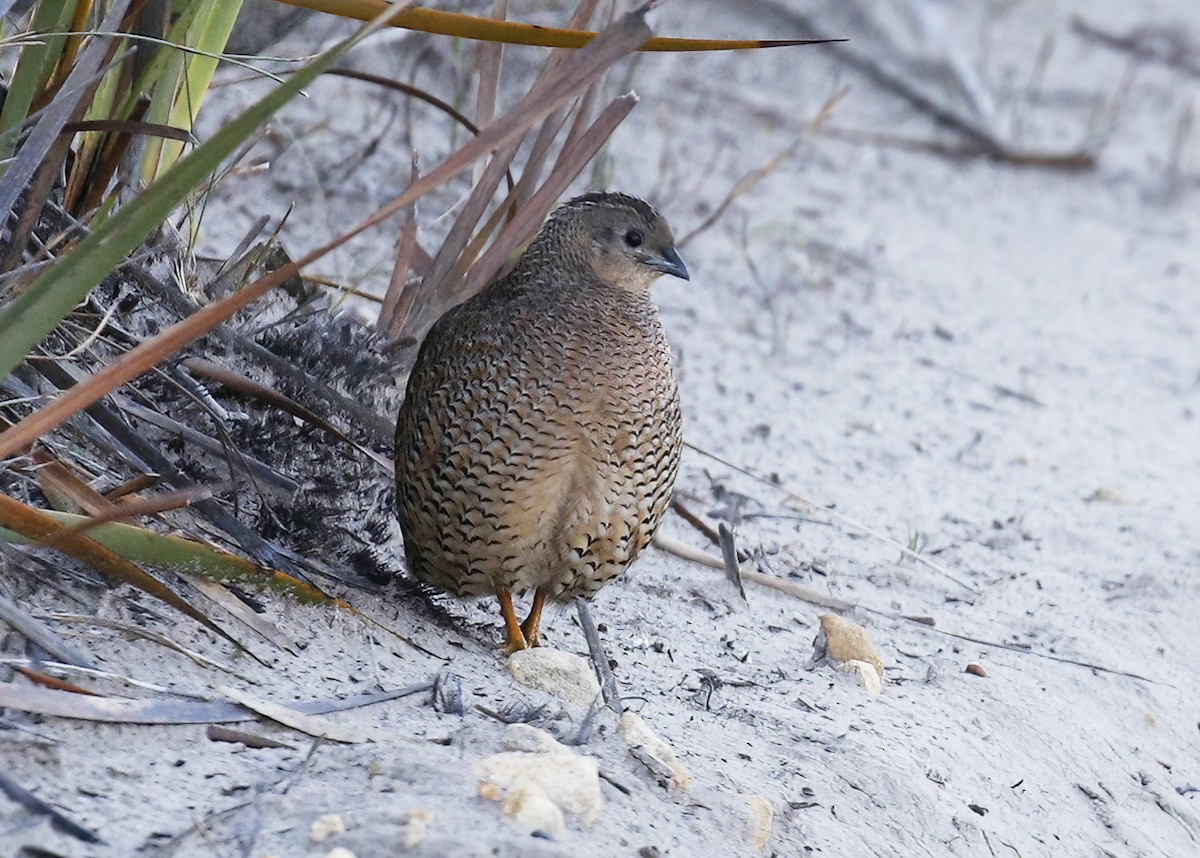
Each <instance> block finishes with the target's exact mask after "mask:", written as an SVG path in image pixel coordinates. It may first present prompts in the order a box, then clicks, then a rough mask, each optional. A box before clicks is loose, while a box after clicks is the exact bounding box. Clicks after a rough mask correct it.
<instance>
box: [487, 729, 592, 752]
mask: <svg viewBox="0 0 1200 858" xmlns="http://www.w3.org/2000/svg"><path fill="white" fill-rule="evenodd" d="M500 744H501V745H502V746H503V747H504V750H506V751H525V752H526V753H529V754H573V753H575V752H574V751H572V750H571V749H570V748H568V747H567V746H566V745H564V744H563V743H562V742H560V741H558V739H555V738H554V737H553V736H551V735H550V734H549V733H547V732H546V731H545V730H539V729H538V728H537V727H534V726H532V725H531V724H509V725H508V726H507V727H505V728H504V735H503V736H501V737H500Z"/></svg>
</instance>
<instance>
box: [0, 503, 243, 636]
mask: <svg viewBox="0 0 1200 858" xmlns="http://www.w3.org/2000/svg"><path fill="white" fill-rule="evenodd" d="M0 528H3V529H7V530H10V531H12V532H14V533H16V534H19V535H21V536H23V537H25V538H26V539H31V540H34V541H39V540H43V539H47V538H50V537H56V536H57V537H59V540H60V542H59V544H60V546H61V549H60V550H62V551H63V552H65V553H67V554H70V555H71V556H72V557H75V558H77V559H79V560H82V561H84V562H85V563H89V564H91V565H92V566H94V567H96V568H97V569H99V570H100V571H101V572H104V573H105V574H106V575H108V576H110V577H111V578H114V579H115V580H117V581H121V582H123V583H127V584H132V585H133V586H134V587H137V588H138V589H139V590H142V591H143V592H146V593H149V594H150V595H151V596H154V597H155V598H157V599H160V600H162V601H163V602H166V603H167V604H168V605H170V606H171V607H173V608H175V609H176V610H177V611H179V612H180V613H183V614H186V615H187V616H189V617H191V618H192V619H194V620H195V621H196V622H198V623H200V624H201V625H203V626H204V627H205V628H208V629H211V630H212V631H213V632H215V633H216V634H218V635H220V636H221V637H223V638H224V639H225V640H227V641H229V642H230V643H232V644H233V645H234V646H236V647H237V648H238V649H240V650H242V651H243V652H246V653H247V654H249V655H250V656H251V657H253V658H256V659H257V656H254V654H253V653H251V652H250V650H248V649H246V648H245V647H244V646H242V644H241V643H240V642H239V641H238V640H237V639H236V638H234V637H233V636H232V635H230V634H229V633H228V632H226V631H225V630H224V629H222V628H221V627H220V626H218V625H217V624H216V623H214V622H213V621H212V620H210V619H209V618H208V617H207V616H205V615H204V614H203V613H202V612H201V611H199V610H197V609H196V608H195V607H193V606H192V605H191V604H190V603H188V602H187V601H186V600H185V599H184V598H183V597H182V596H180V595H179V594H178V593H176V592H175V591H174V590H172V589H171V588H169V587H168V586H167V585H165V584H163V583H162V582H161V581H159V580H158V579H157V578H155V577H154V576H152V575H149V574H147V573H146V572H144V571H143V570H141V569H139V568H138V567H137V566H135V565H134V564H133V563H130V562H129V561H128V560H126V559H125V558H124V557H122V556H120V555H119V554H117V553H116V552H114V551H112V550H110V549H108V548H105V547H104V546H103V545H101V544H99V543H98V542H95V541H94V540H92V539H90V538H88V537H86V536H83V535H80V534H69V533H67V532H66V528H65V527H64V526H63V525H61V524H60V523H58V522H57V521H55V520H54V518H52V517H51V516H50V515H48V514H47V513H45V512H42V511H41V510H37V509H34V508H33V507H31V506H27V505H26V504H23V503H21V502H20V501H18V500H14V499H13V498H10V497H9V496H8V495H5V494H0Z"/></svg>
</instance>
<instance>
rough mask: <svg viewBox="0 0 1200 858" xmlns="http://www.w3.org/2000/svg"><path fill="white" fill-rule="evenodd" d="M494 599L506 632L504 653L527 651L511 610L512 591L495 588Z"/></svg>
mask: <svg viewBox="0 0 1200 858" xmlns="http://www.w3.org/2000/svg"><path fill="white" fill-rule="evenodd" d="M496 598H497V599H498V600H499V601H500V615H501V616H502V617H504V628H505V629H506V630H507V636H506V638H505V640H504V651H505V652H507V653H514V652H516V651H517V650H519V649H529V644H528V643H527V642H526V640H525V635H524V633H523V632H522V631H521V624H520V623H519V622H518V621H517V613H516V611H514V610H513V603H512V590H508V589H506V588H504V587H497V588H496Z"/></svg>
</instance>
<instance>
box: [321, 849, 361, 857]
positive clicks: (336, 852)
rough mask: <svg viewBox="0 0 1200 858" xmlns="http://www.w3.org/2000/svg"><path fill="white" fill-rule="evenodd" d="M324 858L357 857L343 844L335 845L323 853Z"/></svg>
mask: <svg viewBox="0 0 1200 858" xmlns="http://www.w3.org/2000/svg"><path fill="white" fill-rule="evenodd" d="M325 858H358V856H357V855H355V854H354V853H353V852H351V851H350V850H349V849H347V848H346V847H345V846H335V847H334V848H333V849H330V850H329V851H328V852H326V853H325Z"/></svg>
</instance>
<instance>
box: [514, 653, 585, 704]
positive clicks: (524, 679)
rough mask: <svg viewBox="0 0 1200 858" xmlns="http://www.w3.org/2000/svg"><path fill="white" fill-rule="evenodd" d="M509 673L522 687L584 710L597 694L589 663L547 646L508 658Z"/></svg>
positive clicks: (572, 654) (571, 654)
mask: <svg viewBox="0 0 1200 858" xmlns="http://www.w3.org/2000/svg"><path fill="white" fill-rule="evenodd" d="M508 672H509V673H511V674H512V676H513V679H515V680H516V681H517V682H519V683H521V684H522V685H528V686H529V687H530V688H536V689H538V690H539V691H545V692H547V693H549V694H553V695H554V696H555V697H558V698H559V699H561V700H565V701H566V702H567V703H571V704H574V705H575V706H579V707H582V708H585V709H586V708H587V707H588V706H590V705H591V704H592V701H593V700H595V699H596V697H597V695H599V694H600V683H599V682H597V681H596V673H595V671H593V670H592V665H591V662H589V661H588V660H587V659H585V658H580V657H579V656H577V655H575V654H574V653H570V652H563V651H562V650H557V649H549V648H547V647H535V648H534V649H520V650H517V651H516V652H514V653H513V654H512V655H510V656H509V657H508Z"/></svg>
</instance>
